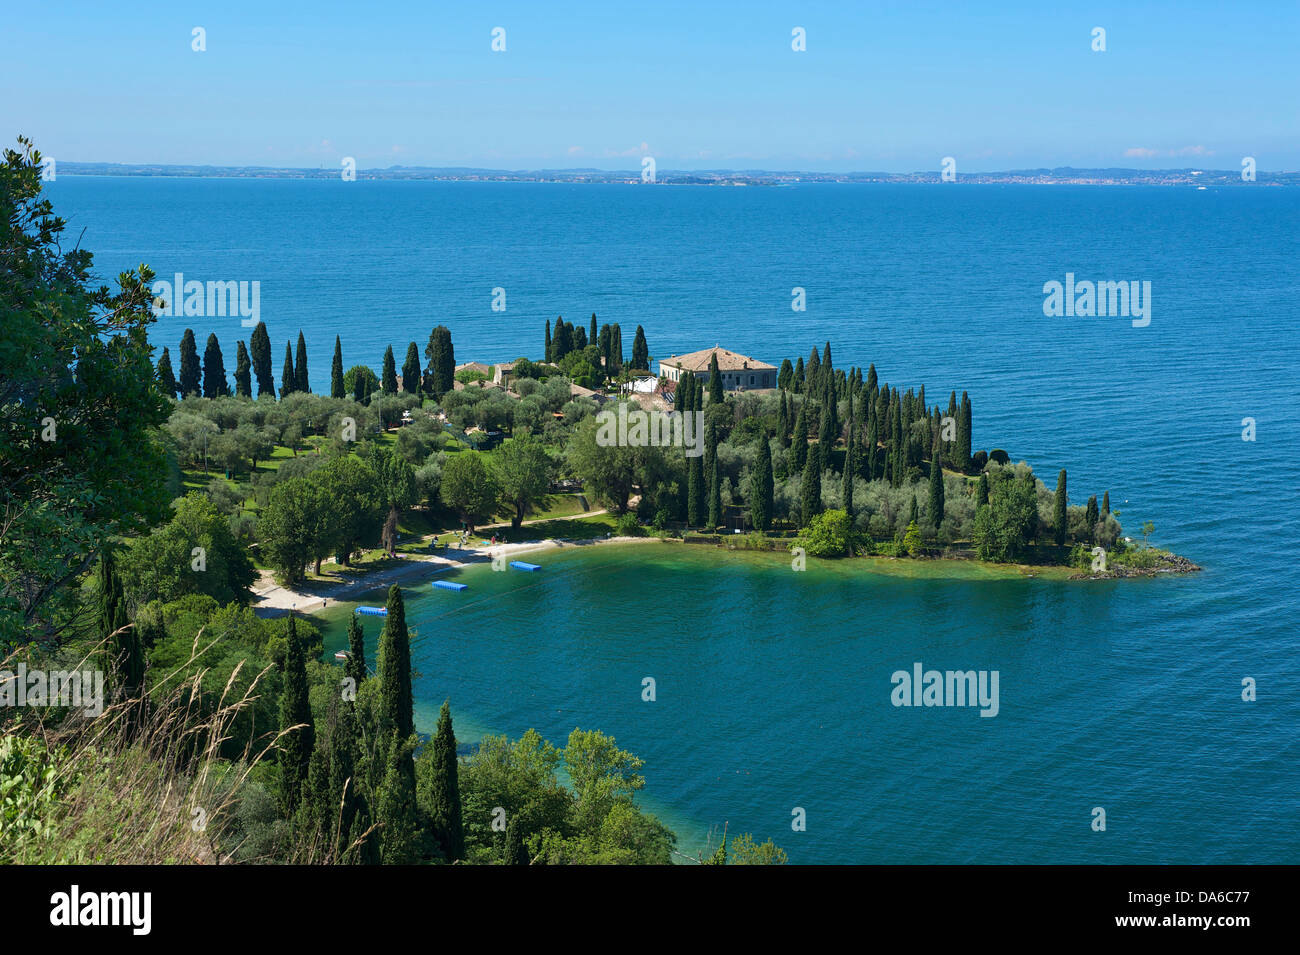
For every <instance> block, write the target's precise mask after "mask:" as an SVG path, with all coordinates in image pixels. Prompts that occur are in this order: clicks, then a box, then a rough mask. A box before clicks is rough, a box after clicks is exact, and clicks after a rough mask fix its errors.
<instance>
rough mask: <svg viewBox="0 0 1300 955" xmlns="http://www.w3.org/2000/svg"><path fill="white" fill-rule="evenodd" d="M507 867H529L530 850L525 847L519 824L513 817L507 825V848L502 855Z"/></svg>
mask: <svg viewBox="0 0 1300 955" xmlns="http://www.w3.org/2000/svg"><path fill="white" fill-rule="evenodd" d="M501 861H502V862H504V863H505V864H506V865H529V864H530V860H529V858H528V850H527V849H526V848H525V847H524V840H523V837H522V836H520V835H519V824H518V823H517V822H516V821H515V817H514V816H511V817H510V821H509V822H507V823H506V847H505V851H504V853H503V854H502V859H501Z"/></svg>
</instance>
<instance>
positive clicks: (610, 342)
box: [596, 325, 614, 374]
mask: <svg viewBox="0 0 1300 955" xmlns="http://www.w3.org/2000/svg"><path fill="white" fill-rule="evenodd" d="M596 344H597V347H598V348H599V349H600V362H601V366H602V367H603V368H604V369H605V372H606V373H607V374H608V373H609V372H610V370H611V369H612V368H613V367H614V330H613V329H612V328H610V327H609V326H608V325H602V326H600V341H599V342H597V343H596Z"/></svg>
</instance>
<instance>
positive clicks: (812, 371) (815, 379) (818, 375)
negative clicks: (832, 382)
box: [804, 345, 822, 398]
mask: <svg viewBox="0 0 1300 955" xmlns="http://www.w3.org/2000/svg"><path fill="white" fill-rule="evenodd" d="M804 369H805V371H804V391H806V392H807V393H808V394H810V395H812V396H813V397H817V398H819V397H821V393H822V392H821V385H822V360H821V356H820V355H818V354H817V346H816V345H814V346H813V350H812V353H811V354H810V355H809V356H808V364H807V365H805V366H804Z"/></svg>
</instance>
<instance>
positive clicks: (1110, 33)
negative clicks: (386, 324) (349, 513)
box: [0, 0, 1300, 172]
mask: <svg viewBox="0 0 1300 955" xmlns="http://www.w3.org/2000/svg"><path fill="white" fill-rule="evenodd" d="M289 7H292V8H294V9H282V8H289ZM448 8H450V9H448ZM980 8H984V9H983V10H981V9H980ZM1298 25H1300V4H1297V3H1296V2H1294V0H1271V2H1260V3H1256V2H1234V3H1230V4H1223V3H1213V4H1212V3H1197V2H1181V3H1143V2H1140V0H1136V2H1131V3H1129V2H1125V3H1113V4H1112V3H1068V2H1065V3H1056V2H1050V0H1049V2H1042V3H1019V2H1000V3H996V4H994V3H989V4H983V3H947V4H940V3H929V2H918V3H910V2H900V3H865V2H864V3H851V2H844V3H835V4H832V3H795V2H789V3H769V2H764V0H746V2H738V3H701V2H698V0H697V2H693V3H676V2H654V3H649V4H642V3H621V4H619V3H609V2H603V3H563V2H556V3H544V2H539V0H528V2H520V3H482V2H466V3H462V4H446V3H437V2H430V0H424V2H419V3H410V2H402V0H398V2H388V3H382V2H381V3H355V2H350V3H332V2H328V0H325V2H318V3H310V4H307V3H302V4H281V3H277V2H274V0H261V2H255V3H246V2H243V0H220V2H209V3H202V4H188V3H183V2H158V3H130V2H121V3H119V2H108V3H106V2H103V0H93V2H82V0H76V2H70V0H63V2H60V3H48V4H45V3H36V4H19V3H10V4H7V5H6V10H5V12H4V14H3V21H2V26H0V63H2V64H3V66H2V67H0V132H3V133H4V139H5V140H6V142H9V143H12V141H13V138H14V137H15V136H16V135H17V134H19V133H23V134H26V135H28V136H30V137H32V138H34V139H35V140H36V143H37V146H38V147H39V148H41V149H42V150H43V151H44V152H45V153H46V154H47V155H51V156H54V157H55V158H56V159H61V160H64V161H105V162H165V163H211V164H220V165H269V166H321V165H324V166H327V167H331V168H336V167H338V165H339V162H340V160H341V158H342V157H344V156H352V157H355V158H356V160H357V162H358V165H359V166H360V167H362V168H367V167H373V166H389V165H394V164H400V165H435V166H445V165H467V166H485V167H491V168H505V169H535V168H569V167H581V166H594V167H599V168H606V169H639V168H640V157H641V156H642V155H647V154H648V155H653V156H654V157H655V159H656V162H657V164H658V167H659V168H660V169H711V168H736V169H744V168H750V169H758V168H763V169H808V170H885V171H895V172H903V171H913V170H919V169H927V170H929V169H934V168H936V167H937V166H938V164H939V160H940V158H941V157H943V156H954V157H956V159H957V163H958V170H959V171H963V172H976V171H981V170H1001V169H1014V168H1025V167H1037V166H1057V165H1073V166H1126V167H1134V168H1169V167H1185V166H1193V167H1198V166H1199V167H1205V168H1218V169H1236V168H1239V166H1240V162H1241V157H1242V156H1245V155H1251V156H1254V157H1256V159H1257V161H1258V163H1259V168H1260V169H1266V170H1296V169H1300V134H1298V130H1300V42H1298V41H1300V30H1298V29H1297V26H1298ZM498 26H499V27H504V28H505V30H506V47H507V49H506V51H505V52H504V53H493V52H492V50H491V30H492V28H493V27H498ZM796 26H799V27H803V28H805V30H806V31H807V52H803V53H796V52H794V51H792V50H791V46H790V40H791V29H792V28H793V27H796ZM1098 26H1100V27H1103V28H1105V30H1106V41H1107V51H1106V52H1105V53H1096V52H1093V51H1092V49H1091V42H1092V40H1091V32H1092V29H1093V28H1094V27H1098ZM193 27H203V28H204V29H205V30H206V31H207V50H206V52H202V53H196V52H193V51H192V50H191V48H190V46H191V30H192V28H193Z"/></svg>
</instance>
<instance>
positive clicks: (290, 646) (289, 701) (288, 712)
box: [279, 613, 316, 815]
mask: <svg viewBox="0 0 1300 955" xmlns="http://www.w3.org/2000/svg"><path fill="white" fill-rule="evenodd" d="M280 730H281V732H282V733H283V734H284V735H282V736H281V737H280V744H279V745H280V773H281V781H282V786H283V790H282V793H281V800H282V801H283V804H284V807H285V812H286V814H287V815H292V814H293V812H294V810H295V809H297V807H298V803H299V800H300V799H301V797H302V787H303V783H305V782H306V781H307V771H308V764H309V762H310V760H311V756H312V749H313V748H314V747H315V745H316V728H315V726H314V724H313V723H312V718H311V704H310V703H309V702H308V700H307V655H306V650H305V648H304V647H303V644H302V641H301V640H300V639H299V637H298V627H297V619H296V616H295V615H294V614H293V613H290V614H289V625H288V634H287V648H286V651H285V660H284V689H283V691H282V694H281V697H280Z"/></svg>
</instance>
